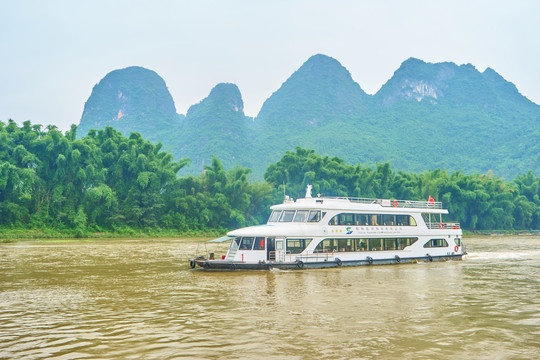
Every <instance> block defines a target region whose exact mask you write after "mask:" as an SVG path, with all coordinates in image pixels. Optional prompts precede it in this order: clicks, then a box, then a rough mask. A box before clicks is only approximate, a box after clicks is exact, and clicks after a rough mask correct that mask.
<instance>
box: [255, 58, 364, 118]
mask: <svg viewBox="0 0 540 360" xmlns="http://www.w3.org/2000/svg"><path fill="white" fill-rule="evenodd" d="M367 99H368V95H367V94H366V93H365V92H364V91H363V90H362V89H361V88H360V85H358V84H357V83H356V82H354V80H353V79H352V77H351V74H350V73H349V71H348V70H347V69H346V68H345V67H344V66H343V65H341V64H340V63H339V61H337V60H336V59H334V58H332V57H330V56H326V55H323V54H317V55H313V56H311V57H310V58H309V59H308V60H307V61H306V62H305V63H304V64H302V66H301V67H300V68H299V69H298V70H296V71H295V72H294V73H293V74H292V75H291V76H290V77H289V78H288V79H287V81H285V82H284V83H283V84H282V85H281V87H280V88H279V89H278V90H277V91H276V92H274V93H273V94H272V96H270V98H268V99H267V100H266V101H265V103H264V104H263V106H262V108H261V111H260V112H259V115H258V116H257V120H258V121H260V122H262V123H268V124H283V125H284V126H286V127H295V126H300V127H304V126H307V127H318V126H320V125H322V124H323V123H325V122H328V121H331V119H335V118H336V117H337V115H338V113H347V114H351V113H358V111H361V110H362V109H363V108H365V106H366V105H365V103H366V102H367V101H368V100H367ZM291 108H292V109H294V111H293V112H290V111H289V110H290V109H291Z"/></svg>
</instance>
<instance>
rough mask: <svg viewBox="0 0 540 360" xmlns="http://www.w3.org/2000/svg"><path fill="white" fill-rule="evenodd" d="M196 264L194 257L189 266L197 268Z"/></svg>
mask: <svg viewBox="0 0 540 360" xmlns="http://www.w3.org/2000/svg"><path fill="white" fill-rule="evenodd" d="M195 266H197V263H196V262H195V260H193V259H191V260H189V267H190V268H192V269H195Z"/></svg>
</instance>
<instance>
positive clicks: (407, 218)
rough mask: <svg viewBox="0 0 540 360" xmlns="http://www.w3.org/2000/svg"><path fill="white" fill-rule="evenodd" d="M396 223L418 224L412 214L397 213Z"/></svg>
mask: <svg viewBox="0 0 540 360" xmlns="http://www.w3.org/2000/svg"><path fill="white" fill-rule="evenodd" d="M396 225H398V226H416V220H414V218H413V217H412V216H411V215H396Z"/></svg>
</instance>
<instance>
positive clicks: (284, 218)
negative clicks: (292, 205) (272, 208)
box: [279, 210, 296, 222]
mask: <svg viewBox="0 0 540 360" xmlns="http://www.w3.org/2000/svg"><path fill="white" fill-rule="evenodd" d="M295 212H296V211H295V210H283V212H282V213H281V218H280V219H279V221H280V222H291V221H292V220H293V218H294V213H295Z"/></svg>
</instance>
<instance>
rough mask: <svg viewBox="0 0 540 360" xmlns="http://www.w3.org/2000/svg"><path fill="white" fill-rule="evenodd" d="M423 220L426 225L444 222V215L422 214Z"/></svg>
mask: <svg viewBox="0 0 540 360" xmlns="http://www.w3.org/2000/svg"><path fill="white" fill-rule="evenodd" d="M422 218H423V219H424V222H425V223H426V224H429V223H441V222H442V214H431V213H422Z"/></svg>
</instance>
